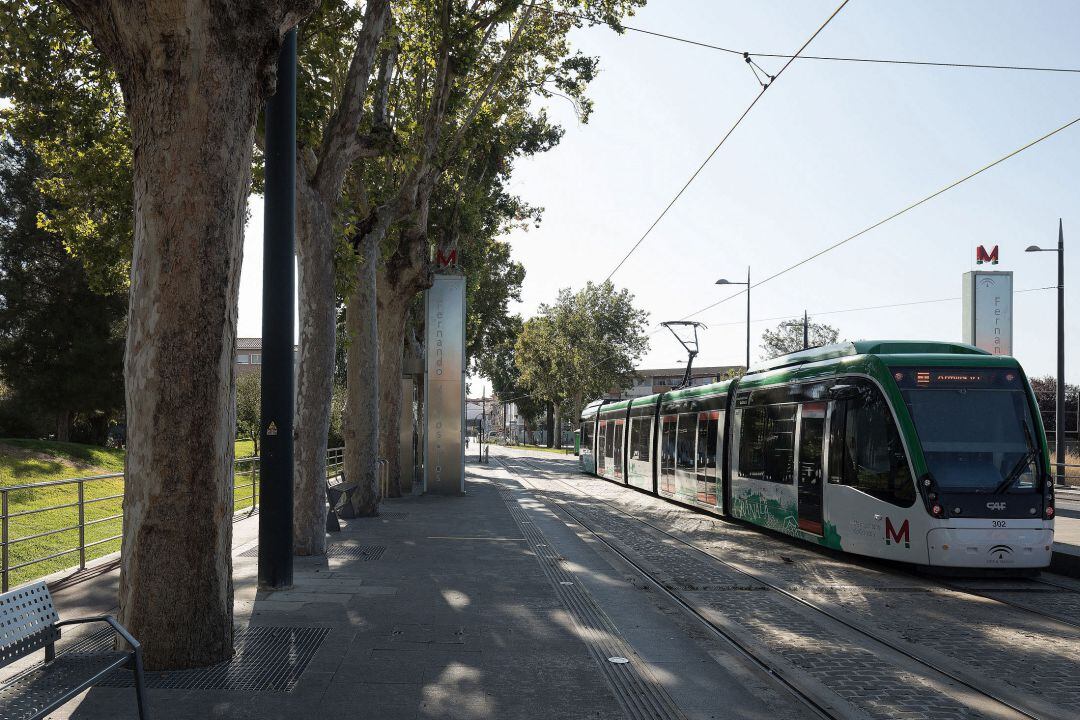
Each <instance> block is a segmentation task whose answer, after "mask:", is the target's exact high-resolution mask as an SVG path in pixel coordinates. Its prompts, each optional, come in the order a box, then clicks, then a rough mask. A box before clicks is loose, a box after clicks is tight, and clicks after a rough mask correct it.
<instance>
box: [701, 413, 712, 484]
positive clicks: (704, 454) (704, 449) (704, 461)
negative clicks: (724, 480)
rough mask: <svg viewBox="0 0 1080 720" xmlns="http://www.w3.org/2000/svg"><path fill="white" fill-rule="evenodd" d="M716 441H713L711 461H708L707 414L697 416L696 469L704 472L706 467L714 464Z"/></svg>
mask: <svg viewBox="0 0 1080 720" xmlns="http://www.w3.org/2000/svg"><path fill="white" fill-rule="evenodd" d="M715 456H716V442H715V441H713V462H712V463H710V462H709V416H708V414H703V415H701V416H699V417H698V425H697V470H698V472H699V473H700V472H705V468H707V467H715V465H716V462H715V461H716V457H715Z"/></svg>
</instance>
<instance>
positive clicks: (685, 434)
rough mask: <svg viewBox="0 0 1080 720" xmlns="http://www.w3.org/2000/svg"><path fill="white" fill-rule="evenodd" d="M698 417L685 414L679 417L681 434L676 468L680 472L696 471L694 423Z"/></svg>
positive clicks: (677, 443)
mask: <svg viewBox="0 0 1080 720" xmlns="http://www.w3.org/2000/svg"><path fill="white" fill-rule="evenodd" d="M695 422H697V416H696V415H692V414H689V413H684V414H682V415H680V416H679V433H678V440H677V442H676V466H677V467H678V468H679V469H680V470H693V469H694V435H695V433H696V430H695V425H694V423H695Z"/></svg>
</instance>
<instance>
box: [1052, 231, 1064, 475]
mask: <svg viewBox="0 0 1080 720" xmlns="http://www.w3.org/2000/svg"><path fill="white" fill-rule="evenodd" d="M1057 284H1058V287H1057V291H1058V327H1057V331H1058V332H1057V336H1058V337H1057V341H1058V343H1057V407H1056V408H1055V409H1054V448H1055V453H1054V454H1055V455H1056V456H1057V457H1056V458H1055V460H1056V462H1057V468H1056V469H1057V484H1058V485H1064V484H1065V231H1064V229H1063V228H1062V224H1061V218H1058V283H1057Z"/></svg>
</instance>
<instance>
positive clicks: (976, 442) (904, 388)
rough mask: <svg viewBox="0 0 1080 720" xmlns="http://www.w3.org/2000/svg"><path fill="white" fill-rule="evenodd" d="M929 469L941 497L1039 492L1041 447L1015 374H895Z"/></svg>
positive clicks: (910, 370)
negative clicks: (948, 495)
mask: <svg viewBox="0 0 1080 720" xmlns="http://www.w3.org/2000/svg"><path fill="white" fill-rule="evenodd" d="M893 377H894V378H895V379H896V381H897V384H898V385H899V386H900V392H901V394H902V395H903V396H904V402H905V403H906V404H907V408H908V411H909V412H910V414H911V418H912V420H913V421H914V423H915V430H916V431H917V432H918V435H919V441H920V442H921V444H922V449H923V454H924V456H925V457H926V464H927V468H928V469H929V471H930V473H931V474H932V475H933V476H934V479H935V480H936V481H937V484H938V487H939V488H940V489H941V490H943V491H945V492H950V491H951V492H964V493H1030V492H1035V491H1037V490H1040V489H1041V487H1042V485H1041V473H1040V466H1041V463H1040V459H1039V458H1040V456H1041V454H1042V452H1041V450H1040V445H1039V443H1038V440H1037V438H1036V427H1037V426H1036V425H1035V423H1034V421H1033V419H1032V415H1031V405H1030V403H1029V402H1028V397H1027V394H1026V392H1025V390H1024V383H1023V379H1022V378H1021V377H1020V373H1019V372H1018V371H1017V370H1013V369H999V368H992V369H991V368H979V369H961V368H894V370H893Z"/></svg>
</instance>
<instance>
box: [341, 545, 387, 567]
mask: <svg viewBox="0 0 1080 720" xmlns="http://www.w3.org/2000/svg"><path fill="white" fill-rule="evenodd" d="M384 552H386V546H385V545H352V544H350V543H334V544H333V545H330V546H329V547H328V548H326V557H332V558H349V559H351V560H360V561H361V562H367V561H369V560H378V559H379V558H381V557H382V554H383V553H384Z"/></svg>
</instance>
